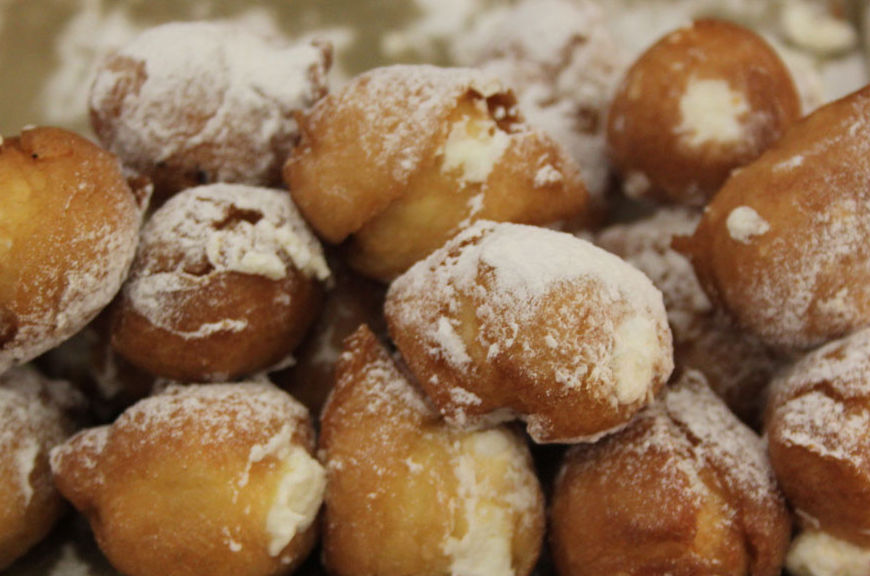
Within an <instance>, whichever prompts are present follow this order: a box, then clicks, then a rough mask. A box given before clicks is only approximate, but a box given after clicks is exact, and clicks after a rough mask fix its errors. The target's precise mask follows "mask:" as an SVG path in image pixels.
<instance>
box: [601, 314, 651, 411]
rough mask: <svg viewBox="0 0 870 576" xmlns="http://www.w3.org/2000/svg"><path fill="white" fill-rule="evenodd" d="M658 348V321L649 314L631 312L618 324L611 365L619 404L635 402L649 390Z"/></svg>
mask: <svg viewBox="0 0 870 576" xmlns="http://www.w3.org/2000/svg"><path fill="white" fill-rule="evenodd" d="M659 348H660V346H659V338H658V331H657V330H656V325H655V323H654V322H652V321H651V320H649V319H648V318H644V317H643V316H632V317H631V318H629V319H628V320H626V321H625V322H623V323H622V324H620V325H619V328H617V330H616V334H615V337H614V345H613V353H612V354H613V359H612V363H611V366H612V370H613V379H614V381H615V384H616V399H617V400H618V401H619V403H620V404H631V403H634V402H636V401H638V400H640V399H641V398H643V397H644V396H646V394H647V393H648V392H649V389H650V385H651V383H652V380H653V375H654V370H655V363H656V358H657V356H658V350H659Z"/></svg>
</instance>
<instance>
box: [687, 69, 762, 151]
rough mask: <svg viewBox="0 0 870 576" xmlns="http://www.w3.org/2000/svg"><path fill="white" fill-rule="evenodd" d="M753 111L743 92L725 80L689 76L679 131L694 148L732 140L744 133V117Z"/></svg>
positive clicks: (738, 138)
mask: <svg viewBox="0 0 870 576" xmlns="http://www.w3.org/2000/svg"><path fill="white" fill-rule="evenodd" d="M748 112H749V104H748V103H747V102H746V98H744V96H743V94H742V93H740V92H736V91H734V90H732V89H731V86H729V85H728V82H726V81H724V80H697V79H692V80H689V84H688V86H687V87H686V91H685V92H684V93H683V97H682V98H681V99H680V114H681V116H682V122H681V123H680V125H679V126H678V127H677V128H676V133H677V134H679V135H680V137H681V138H682V140H683V141H684V142H685V143H686V144H688V145H689V146H691V147H693V148H697V147H699V146H702V145H704V144H708V143H719V144H728V143H731V142H736V141H739V140H741V139H742V137H743V123H742V117H743V116H744V115H746V114H747V113H748Z"/></svg>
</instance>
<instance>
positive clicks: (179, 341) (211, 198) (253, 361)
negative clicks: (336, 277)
mask: <svg viewBox="0 0 870 576" xmlns="http://www.w3.org/2000/svg"><path fill="white" fill-rule="evenodd" d="M328 277H329V268H328V267H327V265H326V260H325V259H324V256H323V252H322V250H321V247H320V244H319V243H318V241H317V239H316V238H315V237H314V235H313V234H312V233H311V232H310V231H309V230H308V228H307V227H306V225H305V222H304V221H303V220H302V217H301V216H300V215H299V213H298V212H297V210H296V208H295V207H294V206H293V202H292V200H291V199H290V196H289V194H287V192H286V191H283V190H272V189H268V188H258V187H254V186H245V185H240V184H211V185H208V186H198V187H196V188H190V189H188V190H185V191H183V192H181V193H179V194H177V195H175V196H174V197H173V198H171V199H170V200H169V201H167V202H166V203H165V204H164V205H163V206H162V207H161V208H160V209H159V210H157V211H156V212H155V213H154V215H153V216H152V217H151V219H150V220H149V221H148V222H147V223H146V225H145V226H144V228H143V230H142V239H141V244H140V246H139V250H138V253H137V255H136V260H135V262H134V263H133V267H132V269H131V271H130V278H129V279H128V281H127V283H126V284H125V285H124V288H123V290H122V292H121V297H120V299H119V301H118V302H117V303H116V305H115V307H114V310H113V318H112V344H113V346H114V347H115V349H116V350H117V351H118V352H119V353H120V354H121V355H122V356H123V357H124V358H126V359H127V360H129V361H130V362H131V363H132V364H134V365H136V366H138V367H140V368H142V369H144V370H147V371H148V372H151V373H152V374H156V375H159V376H164V377H167V378H173V379H176V380H180V381H188V382H190V381H221V380H228V379H234V378H237V377H239V376H244V375H247V374H252V373H254V372H256V371H259V370H263V369H265V368H267V367H270V366H272V365H275V364H277V363H279V362H281V361H282V360H284V359H285V358H287V357H288V355H289V354H290V352H292V350H293V348H295V347H296V345H298V344H299V342H300V341H301V340H302V337H303V336H304V334H305V332H306V330H307V329H308V327H309V326H310V325H311V323H312V322H313V321H314V318H315V317H316V315H317V312H318V311H319V307H320V303H321V301H322V297H323V289H324V285H323V282H324V281H325V280H326V279H327V278H328Z"/></svg>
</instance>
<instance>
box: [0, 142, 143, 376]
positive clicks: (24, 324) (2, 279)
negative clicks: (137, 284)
mask: <svg viewBox="0 0 870 576" xmlns="http://www.w3.org/2000/svg"><path fill="white" fill-rule="evenodd" d="M0 197H2V199H3V200H2V210H0V373H2V372H3V371H5V370H6V369H7V368H9V367H10V366H12V365H14V364H20V363H23V362H26V361H28V360H31V359H33V358H35V357H36V356H38V355H39V354H41V353H42V352H45V351H46V350H48V349H50V348H52V347H54V346H56V345H57V344H59V343H60V342H62V341H63V340H65V339H67V338H69V337H70V336H72V335H73V334H75V333H76V332H77V331H79V330H80V329H81V328H83V327H84V326H85V324H87V323H88V322H89V321H90V320H91V319H92V318H93V317H94V316H96V315H97V313H98V312H99V311H100V310H101V309H102V308H103V307H105V306H106V305H107V304H108V303H109V301H110V300H111V299H112V297H113V296H114V295H115V293H116V292H117V291H118V289H119V288H120V287H121V283H122V282H123V281H124V278H125V276H126V275H127V269H128V268H129V266H130V262H131V261H132V259H133V254H134V252H135V250H136V242H137V239H138V233H139V219H140V214H139V207H138V205H137V203H136V199H135V197H134V196H133V194H132V193H131V192H130V187H129V186H128V185H127V182H126V181H125V179H124V177H123V176H122V174H121V166H120V164H119V163H118V160H117V159H116V158H115V157H114V156H113V155H112V154H110V153H108V152H106V151H104V150H101V149H100V148H99V147H97V146H95V145H94V144H92V143H91V142H90V141H88V140H86V139H85V138H82V137H81V136H78V135H76V134H73V133H71V132H67V131H66V130H61V129H59V128H32V129H29V130H24V131H23V132H22V133H21V136H19V137H15V138H6V139H0Z"/></svg>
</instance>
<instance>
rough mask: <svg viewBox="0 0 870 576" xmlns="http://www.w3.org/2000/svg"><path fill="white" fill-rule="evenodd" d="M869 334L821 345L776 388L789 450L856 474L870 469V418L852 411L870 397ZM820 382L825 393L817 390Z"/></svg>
mask: <svg viewBox="0 0 870 576" xmlns="http://www.w3.org/2000/svg"><path fill="white" fill-rule="evenodd" d="M868 373H870V330H866V329H865V330H861V331H858V332H856V333H854V334H853V335H851V336H849V337H848V338H845V339H842V340H837V341H834V342H831V343H829V344H826V345H825V346H822V347H821V348H819V349H818V350H816V351H814V352H812V353H810V354H808V355H807V356H805V357H804V358H802V359H801V360H800V361H798V362H797V363H795V364H794V365H793V366H792V368H791V369H790V370H789V371H788V372H786V373H784V374H782V375H780V376H779V377H778V378H776V379H775V380H774V381H773V383H772V385H771V397H770V401H769V402H770V410H771V413H772V414H773V415H775V417H776V427H775V429H774V431H773V432H772V433H775V434H776V435H777V436H778V437H779V438H780V439H781V441H782V442H784V443H785V444H787V445H793V446H799V447H801V448H804V449H805V450H808V451H809V452H811V453H813V454H816V455H818V456H819V457H822V458H830V459H834V460H838V461H840V462H842V463H843V464H844V465H846V466H849V467H850V468H854V469H862V468H863V467H864V466H866V465H867V462H866V454H867V445H868V441H867V430H868V427H870V413H868V412H867V411H865V410H854V409H851V408H850V407H849V406H850V405H852V404H854V403H855V402H856V401H857V402H859V403H863V402H865V400H866V399H867V398H868V396H870V388H868V386H867V377H866V376H867V374H868ZM820 383H824V384H825V388H824V389H820V388H818V385H819V384H820Z"/></svg>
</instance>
